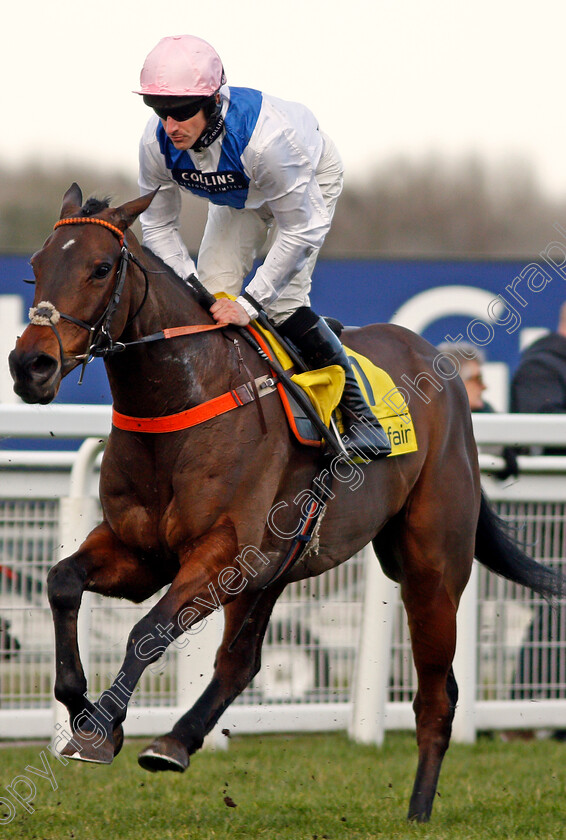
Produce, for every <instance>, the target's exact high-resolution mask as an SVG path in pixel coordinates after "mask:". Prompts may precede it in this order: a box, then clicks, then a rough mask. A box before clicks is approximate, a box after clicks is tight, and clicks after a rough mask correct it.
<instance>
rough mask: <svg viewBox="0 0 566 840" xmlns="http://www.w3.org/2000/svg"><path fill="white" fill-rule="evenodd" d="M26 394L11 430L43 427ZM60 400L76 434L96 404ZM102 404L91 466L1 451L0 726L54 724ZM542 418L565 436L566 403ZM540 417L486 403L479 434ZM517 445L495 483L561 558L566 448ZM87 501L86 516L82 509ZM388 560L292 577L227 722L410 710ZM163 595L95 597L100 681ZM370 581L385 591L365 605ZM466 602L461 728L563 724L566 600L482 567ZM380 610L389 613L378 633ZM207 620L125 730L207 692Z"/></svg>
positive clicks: (16, 729)
mask: <svg viewBox="0 0 566 840" xmlns="http://www.w3.org/2000/svg"><path fill="white" fill-rule="evenodd" d="M27 408H28V407H22V406H9V407H6V410H4V409H2V410H0V434H13V433H14V431H12V430H13V429H16V428H17V431H18V436H20V437H21V436H22V434H24V433H25V434H27V435H30V436H33V435H35V436H39V435H40V434H42V433H44V432H45V428H46V423H45V421H44V420H43V419H42V422H41V423H38V418H39V417H40V416H41V415H40V414H39V413H38V411H37V410H36V409H30V410H29V411H28V410H27ZM47 411H48V412H49V423H48V424H47V425H48V426H49V430H50V431H53V430H54V429H55V430H56V432H57V434H58V435H63V434H66V435H67V436H69V437H71V436H76V434H77V433H76V429H77V428H80V427H81V425H83V424H79V425H77V420H76V415H77V413H78V415H79V416H80V417H82V418H83V419H84V418H85V416H86V409H85V407H79V408H77V409H76V411H73V410H71V407H64V408H62V410H61V412H58V411H57V410H56V408H55V407H51V408H49V409H47ZM95 414H96V417H94V419H93V414H90V420H89V423H90V426H89V428H88V432H89V434H94V435H96V436H97V438H96V439H95V440H94V441H93V442H91V445H90V448H89V446H88V445H87V447H86V449H87V450H88V451H87V452H86V455H84V456H83V457H82V460H81V458H80V457H79V459H78V466H77V458H76V456H75V455H74V454H73V453H33V454H32V453H16V452H0V467H1V469H2V481H1V485H0V737H30V736H34V737H39V736H41V737H48V736H49V734H50V732H51V728H52V724H53V715H54V707H53V701H52V683H53V632H52V624H51V617H50V613H49V609H48V606H47V600H46V593H45V580H46V576H47V571H48V569H49V568H50V567H51V565H52V564H53V563H54V562H55V561H56V559H57V558H58V557H59V556H61V555H62V554H66V553H70V551H71V550H72V549H73V546H74V545H76V544H77V542H79V541H80V539H81V536H82V535H81V530H84V531H86V530H88V527H89V522H88V519H91V518H92V519H93V520H96V517H97V515H98V514H97V503H96V502H95V500H94V496H95V492H96V486H97V466H96V464H97V458H96V456H97V453H98V451H99V449H100V448H101V444H100V443H99V441H100V440H102V439H103V438H104V435H105V433H106V430H107V428H108V426H107V423H108V417H107V414H106V413H105V411H104V410H103V409H101V407H97V411H96V412H95ZM540 420H541V418H538V419H537V424H536V429H537V432H536V440H537V442H539V443H545V442H546V441H547V440H548V441H549V442H550V441H555V442H556V441H557V440H565V439H566V434H565V432H566V425H565V423H564V421H563V419H562V418H543V420H544V421H545V422H543V427H544V428H542V431H541V425H540V422H539V421H540ZM547 420H552V423H550V422H546V421H547ZM564 420H566V418H564ZM533 427H534V424H533V422H532V418H531V423H530V424H529V422H528V420H525V419H524V418H519V419H518V418H516V417H510V416H509V417H507V418H505V417H502V416H498V417H496V418H487V417H481V418H478V421H477V422H476V434H477V436H478V439H480V440H482V441H484V442H485V444H490V445H492V446H493V445H495V446H501V445H503V444H505V443H510V442H513V443H524V444H529V443H533V442H534V441H533V435H534V432H533ZM41 430H43V432H42V431H41ZM65 430H66V431H65ZM520 461H521V469H522V474H521V477H520V479H519V480H514V479H510V480H507V481H506V482H503V483H502V482H499V481H498V479H497V478H496V473H497V468H498V467H499V466H500V464H499V460H498V457H497V456H496V455H495V456H493V455H490V456H487V455H484V456H482V463H483V467H484V486H485V487H486V489H487V490H488V492H489V495H490V496H491V498H492V499H493V500H494V501H495V502H496V505H497V507H498V509H499V512H500V514H501V515H502V516H503V517H504V518H505V519H506V520H507V521H508V522H509V523H510V524H512V525H514V526H515V527H516V528H517V529H518V536H519V537H521V538H522V539H524V541H525V542H526V544H527V545H528V547H529V551H530V553H531V554H533V555H534V556H535V557H537V559H539V560H541V561H543V562H545V563H549V564H552V565H554V566H555V567H557V568H560V567H561V564H562V563H563V562H564V558H565V557H566V481H564V478H565V474H566V459H564V458H557V457H547V458H543V457H532V456H528V455H525V456H523V457H522V458H521V459H520ZM73 463H74V467H73V470H71V467H72V465H73ZM81 487H82V488H83V490H81ZM84 488H86V498H83V495H84ZM85 503H86V508H85V507H83V506H84V504H85ZM77 506H78V508H77ZM77 510H79V517H80V522H81V525H80V527H79V528H77V526H76V524H75V525H74V524H73V521H74V520H73V514H76V513H77ZM85 510H86V512H87V515H85ZM81 517H82V518H81ZM69 529H70V531H69ZM377 568H378V564H377V562H376V560H375V558H374V557H373V554H372V552H371V550H369V549H366V550H365V551H364V552H361V553H360V554H359V555H356V557H354V558H353V559H352V560H350V561H349V562H348V563H346V564H344V565H342V566H340V567H338V568H337V569H334V570H332V571H330V572H328V573H326V574H325V575H322V576H320V577H317V578H313V579H310V580H307V581H300V582H297V583H294V584H292V585H291V586H289V587H288V588H287V589H286V590H285V592H284V594H283V595H282V597H281V598H280V599H279V601H278V603H277V605H276V607H275V610H274V614H273V618H272V621H271V624H270V627H269V630H268V634H267V638H266V642H265V645H264V653H263V667H262V671H261V672H260V674H259V675H258V676H257V677H256V679H255V680H254V681H253V683H252V684H251V685H250V687H249V688H248V689H247V690H246V691H245V692H244V693H243V694H242V695H241V697H239V698H238V699H237V701H236V702H235V704H234V705H233V706H232V707H231V708H230V709H229V710H228V711H227V712H226V714H225V715H224V717H223V719H222V721H221V724H220V726H221V727H226V726H227V727H228V728H231V727H233V728H235V729H236V730H237V731H239V732H245V731H269V730H271V731H274V730H279V731H292V730H297V729H301V730H311V731H312V730H316V729H318V730H324V729H333V728H348V727H350V731H351V732H352V733H353V734H354V735H355V736H357V737H359V738H360V739H361V740H380V738H381V737H382V735H383V731H384V730H385V729H391V728H399V727H403V728H405V727H412V726H413V716H412V710H411V700H412V696H413V693H414V689H415V674H414V669H413V664H412V657H411V652H410V642H409V637H408V631H407V625H406V621H405V617H404V612H403V609H402V606H401V604H400V602H399V599H398V597H397V588H396V587H395V586H394V585H393V584H391V583H390V582H388V581H386V580H385V578H383V577H379V574H380V573H379V572H377V571H376V570H377ZM376 575H377V577H376ZM372 580H374V583H373V584H372V582H371V581H372ZM375 587H377V589H376V588H375ZM371 593H373V595H371ZM376 593H377V595H376ZM157 597H158V596H154V598H153V599H151V601H148V602H146V603H145V604H143V605H140V606H135V605H130V604H127V603H125V602H117V601H114V600H111V599H105V598H102V597H99V596H92V595H88V596H86V597H85V601H84V604H83V608H82V610H81V612H82V618H81V626H80V629H79V633H80V644H81V650H82V654H83V658H84V659H85V661H86V662H87V663H88V679H89V689H90V691H91V692H92V695H93V696H94V695H98V694H99V693H100V691H101V690H103V689H104V688H105V687H106V686H107V685H108V684H109V683H110V681H111V678H112V677H113V676H114V675H115V674H116V672H117V671H118V669H119V666H120V664H121V661H122V657H123V652H124V647H125V643H126V639H127V636H128V633H129V631H130V629H131V627H132V626H133V625H134V624H135V622H136V621H137V620H138V618H140V617H141V615H142V614H143V613H144V612H146V611H147V609H148V608H149V606H150V605H151V603H153V602H154V601H155V600H156V598H157ZM368 597H372V598H374V601H373V605H372V608H371V609H369V605H368V606H367V607H366V614H365V615H364V610H363V605H364V598H366V599H367V598H368ZM383 601H384V602H385V603H382V602H383ZM375 603H377V606H378V609H376V607H375ZM368 613H371V615H368ZM460 617H461V621H460V625H459V646H458V653H457V657H456V662H455V672H456V677H457V679H458V682H459V684H460V689H461V701H460V707H459V710H458V715H457V720H456V723H455V734H456V737H459V738H460V739H461V740H471V739H473V737H474V736H475V732H476V731H477V730H478V729H482V728H484V729H495V728H515V727H517V728H519V727H526V726H529V727H530V726H533V727H544V728H546V727H548V728H556V727H563V728H566V604H564V603H561V604H558V605H555V606H554V607H549V606H548V605H546V604H545V603H544V602H542V601H541V600H540V599H539V598H537V597H534V596H533V595H532V594H531V593H529V592H526V591H524V590H522V589H521V588H520V587H516V586H513V585H511V584H509V583H508V582H506V581H503V580H501V579H499V578H496V577H495V576H493V575H491V574H490V573H488V572H486V571H485V570H484V569H483V568H480V569H475V571H474V575H473V577H472V581H471V584H470V586H469V587H468V589H467V590H466V596H465V598H464V600H463V603H462V607H461V610H460ZM370 620H371V621H374V622H375V621H377V625H376V626H377V633H378V634H380V637H379V638H380V641H379V640H376V638H375V636H374V635H373V633H374V631H373V630H372V629H371V625H368V621H370ZM207 623H208V626H207V627H205V628H204V629H203V630H202V632H200V633H195V634H194V635H193V636H191V638H190V644H189V646H188V647H187V649H186V650H181V651H179V650H175V649H172V650H171V651H170V652H168V653H167V654H166V655H165V656H164V657H163V658H162V659H161V660H160V661H159V662H158V663H156V664H155V665H154V666H152V667H151V668H150V669H148V670H147V671H146V674H145V675H144V677H143V679H142V681H141V683H140V686H139V688H138V689H137V691H136V693H135V695H134V699H133V704H132V707H131V711H130V714H129V718H128V722H127V723H128V725H127V730H126V731H127V732H129V733H130V734H153V733H154V732H159V731H162V730H163V729H164V727H165V728H168V727H169V726H170V725H171V723H172V721H173V720H174V719H175V718H176V717H178V716H179V715H180V714H181V713H182V711H184V710H185V709H186V708H187V707H188V706H189V704H190V703H191V702H192V701H193V700H194V699H195V697H196V696H197V695H198V693H199V692H200V690H201V689H202V687H203V684H205V683H206V681H207V680H208V678H209V676H210V673H211V667H212V658H213V651H214V649H215V648H216V646H217V644H218V640H219V634H220V633H221V616H219V615H214V616H212V617H211V619H210V620H209V621H208V622H207ZM385 625H386V629H385V632H384V631H383V627H384V626H385ZM380 645H381V647H380ZM187 654H188V655H187ZM368 675H369V676H368ZM372 686H373V687H372ZM360 698H364V699H362V700H360ZM364 702H365V703H366V710H367V704H370V715H369V719H370V720H369V725H368V722H367V720H366V711H364V706H363V703H364ZM362 718H363V719H364V720H365V723H363V724H360V720H361V719H362Z"/></svg>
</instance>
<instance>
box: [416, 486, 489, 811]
mask: <svg viewBox="0 0 566 840" xmlns="http://www.w3.org/2000/svg"><path fill="white" fill-rule="evenodd" d="M451 492H453V490H452V491H451ZM416 495H417V498H413V499H412V500H411V506H410V508H409V511H410V513H409V514H408V521H407V523H406V528H405V530H404V532H403V536H402V541H401V551H402V554H403V556H404V560H403V573H402V582H401V592H402V596H403V601H404V604H405V608H406V610H407V617H408V621H409V629H410V632H411V643H412V648H413V657H414V662H415V667H416V670H417V675H418V690H417V694H416V697H415V700H414V704H413V708H414V710H415V717H416V725H417V743H418V749H419V760H418V768H417V775H416V779H415V784H414V787H413V792H412V795H411V801H410V805H409V814H408V817H409V819H414V820H417V821H419V822H426V821H427V820H428V819H429V818H430V814H431V811H432V806H433V803H434V796H435V793H436V786H437V783H438V777H439V774H440V768H441V765H442V760H443V758H444V754H445V752H446V750H447V749H448V745H449V742H450V735H451V731H452V720H453V717H454V710H455V706H456V700H457V696H458V688H457V685H456V680H455V679H454V674H453V671H452V660H453V658H454V651H455V647H456V610H457V607H458V602H459V599H460V595H461V593H462V591H463V589H464V587H465V585H466V582H467V580H468V577H469V573H470V569H471V564H472V559H473V549H474V533H475V520H474V518H473V508H474V502H473V499H472V498H469V499H466V500H461V499H460V500H456V501H455V500H454V498H445V506H443V505H442V499H439V493H438V492H437V493H433V492H432V489H431V488H429V491H428V493H427V496H426V498H425V497H424V494H418V493H417V494H416ZM456 495H457V494H456Z"/></svg>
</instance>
